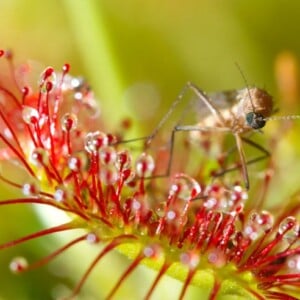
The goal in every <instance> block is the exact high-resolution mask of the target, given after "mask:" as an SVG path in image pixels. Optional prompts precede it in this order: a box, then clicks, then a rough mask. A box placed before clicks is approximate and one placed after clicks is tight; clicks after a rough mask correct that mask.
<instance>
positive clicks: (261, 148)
mask: <svg viewBox="0 0 300 300" xmlns="http://www.w3.org/2000/svg"><path fill="white" fill-rule="evenodd" d="M241 139H242V141H243V142H245V143H246V144H248V145H249V146H252V147H253V148H255V149H257V150H259V151H260V152H262V153H263V154H262V155H260V156H258V157H255V158H253V159H250V160H248V161H246V165H250V164H254V163H256V162H259V161H261V160H263V159H265V158H267V157H269V156H270V155H271V154H270V152H269V151H268V150H266V149H265V148H264V147H262V146H261V145H259V144H257V143H255V142H254V141H252V140H250V139H249V138H245V137H241ZM237 169H239V167H236V166H235V167H231V168H227V169H226V170H223V171H222V172H218V173H216V174H215V176H216V177H219V176H223V175H224V174H226V173H228V172H232V171H236V170H237Z"/></svg>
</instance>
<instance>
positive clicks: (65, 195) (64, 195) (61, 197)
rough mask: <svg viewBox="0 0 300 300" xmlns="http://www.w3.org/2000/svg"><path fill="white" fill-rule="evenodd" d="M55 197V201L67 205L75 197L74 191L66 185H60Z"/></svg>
mask: <svg viewBox="0 0 300 300" xmlns="http://www.w3.org/2000/svg"><path fill="white" fill-rule="evenodd" d="M53 196H54V199H55V200H56V201H57V202H60V203H66V202H68V200H70V199H72V197H73V195H72V191H70V189H68V188H67V187H66V186H64V185H59V186H58V187H57V188H56V189H55V192H54V195H53Z"/></svg>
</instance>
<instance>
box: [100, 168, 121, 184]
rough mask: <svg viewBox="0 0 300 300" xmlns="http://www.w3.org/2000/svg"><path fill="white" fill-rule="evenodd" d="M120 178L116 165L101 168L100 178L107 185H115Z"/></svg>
mask: <svg viewBox="0 0 300 300" xmlns="http://www.w3.org/2000/svg"><path fill="white" fill-rule="evenodd" d="M118 179H119V173H118V171H117V169H116V167H115V166H112V165H107V166H104V167H102V168H101V170H100V180H101V182H102V183H104V184H105V185H113V184H114V183H116V182H117V180H118Z"/></svg>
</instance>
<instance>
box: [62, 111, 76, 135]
mask: <svg viewBox="0 0 300 300" xmlns="http://www.w3.org/2000/svg"><path fill="white" fill-rule="evenodd" d="M77 123H78V119H77V116H76V115H75V114H73V113H66V114H64V115H63V116H62V118H61V128H62V130H63V131H65V132H71V131H74V130H75V129H76V128H77Z"/></svg>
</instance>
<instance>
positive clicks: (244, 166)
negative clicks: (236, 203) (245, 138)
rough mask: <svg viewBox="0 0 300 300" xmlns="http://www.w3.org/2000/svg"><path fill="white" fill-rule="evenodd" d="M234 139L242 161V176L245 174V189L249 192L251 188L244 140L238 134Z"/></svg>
mask: <svg viewBox="0 0 300 300" xmlns="http://www.w3.org/2000/svg"><path fill="white" fill-rule="evenodd" d="M234 137H235V140H236V145H237V149H238V152H239V156H240V160H241V169H242V174H243V177H244V181H245V187H246V189H247V190H249V188H250V184H249V175H248V170H247V164H246V158H245V152H244V148H243V145H242V139H241V137H240V135H239V134H237V133H236V134H235V135H234Z"/></svg>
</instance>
